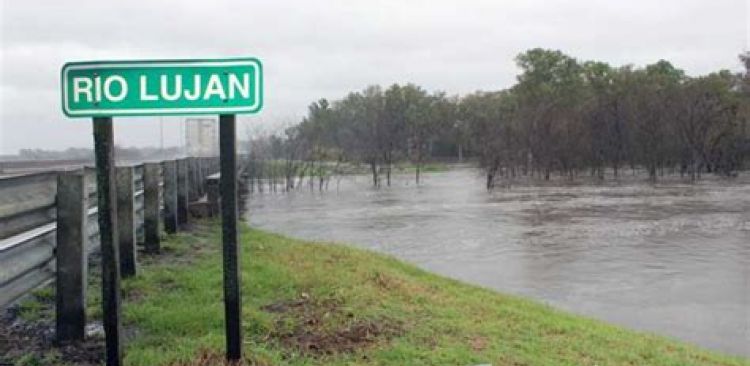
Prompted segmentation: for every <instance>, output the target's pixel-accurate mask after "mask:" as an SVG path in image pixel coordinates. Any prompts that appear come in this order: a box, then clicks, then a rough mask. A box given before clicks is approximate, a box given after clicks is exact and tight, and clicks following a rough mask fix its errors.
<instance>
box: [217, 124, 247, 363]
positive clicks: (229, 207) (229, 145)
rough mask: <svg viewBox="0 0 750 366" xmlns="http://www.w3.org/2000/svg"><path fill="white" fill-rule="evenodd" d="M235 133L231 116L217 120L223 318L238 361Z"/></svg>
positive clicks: (239, 303)
mask: <svg viewBox="0 0 750 366" xmlns="http://www.w3.org/2000/svg"><path fill="white" fill-rule="evenodd" d="M236 134H237V131H236V121H235V115H233V114H222V115H220V116H219V146H220V147H219V159H220V160H221V162H220V165H221V169H220V170H221V178H220V181H219V185H220V188H219V189H220V190H221V229H222V242H223V251H224V317H225V322H226V342H227V359H228V360H230V361H236V360H239V359H240V357H242V301H241V300H242V296H241V294H240V274H239V273H240V272H239V245H238V233H237V216H238V208H237V139H236V138H237V136H236Z"/></svg>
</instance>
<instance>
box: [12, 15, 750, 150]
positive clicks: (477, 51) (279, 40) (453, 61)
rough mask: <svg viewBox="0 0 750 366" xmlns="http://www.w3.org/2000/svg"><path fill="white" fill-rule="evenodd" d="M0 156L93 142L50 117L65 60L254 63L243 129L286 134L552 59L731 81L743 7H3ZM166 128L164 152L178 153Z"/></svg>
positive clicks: (135, 142)
mask: <svg viewBox="0 0 750 366" xmlns="http://www.w3.org/2000/svg"><path fill="white" fill-rule="evenodd" d="M0 14H1V19H2V21H1V22H0V41H1V43H0V46H1V47H2V57H0V154H2V153H6V154H8V153H15V152H16V151H17V150H18V149H20V148H50V149H62V148H66V147H70V146H76V147H88V146H91V144H92V137H91V123H90V120H88V119H68V118H66V117H64V116H63V114H62V112H61V109H60V96H59V94H60V92H59V72H60V68H61V67H62V65H63V63H65V62H66V61H83V60H99V59H146V58H159V59H164V58H190V57H196V58H220V57H229V56H256V57H258V58H260V59H261V60H262V61H263V63H264V71H265V106H264V110H263V111H262V112H261V113H260V114H259V115H255V116H248V117H242V118H241V119H240V121H241V128H242V130H241V131H240V132H239V133H240V134H243V133H245V132H244V131H245V130H246V129H252V130H255V129H263V128H268V129H272V128H274V127H275V126H280V125H284V124H289V123H293V122H295V121H297V120H299V119H300V118H301V116H303V115H304V113H305V110H306V107H307V105H308V104H309V103H310V102H311V101H313V100H316V99H319V98H321V97H326V98H329V99H335V98H339V97H341V96H343V95H344V94H346V93H347V92H348V91H350V90H359V89H362V88H364V87H365V86H367V85H369V84H382V85H386V84H390V83H394V82H398V83H406V82H414V83H417V84H420V85H422V86H424V87H426V88H427V89H429V90H444V91H446V92H448V93H450V94H455V93H460V94H463V93H468V92H471V91H475V90H480V89H482V90H492V89H501V88H505V87H508V86H510V85H511V84H512V83H513V82H514V79H515V75H516V73H517V69H516V67H515V64H514V62H513V57H514V56H515V55H516V54H518V53H519V52H522V51H524V50H526V49H529V48H534V47H545V48H554V49H560V50H563V51H564V52H566V53H568V54H570V55H572V56H575V57H577V58H580V59H598V60H603V61H607V62H610V63H612V64H616V65H621V64H630V63H632V64H636V65H642V64H645V63H651V62H654V61H656V60H658V59H662V58H663V59H668V60H670V61H672V62H673V63H674V64H676V65H677V66H679V67H682V68H684V69H685V70H687V72H688V73H689V74H691V75H698V74H704V73H707V72H710V71H714V70H717V69H721V68H728V69H732V70H739V69H740V65H739V63H738V61H737V54H738V53H740V52H743V51H745V50H747V49H748V5H747V1H746V0H704V1H695V0H661V1H654V0H629V1H617V0H609V1H604V0H602V1H597V0H578V1H554V0H533V1H529V0H517V1H468V0H460V1H459V0H454V1H437V0H429V1H398V0H394V1H323V0H317V1H264V2H260V1H216V0H212V1H207V0H202V1H192V0H182V1H174V2H173V1H155V0H130V1H102V0H96V1H73V0H66V1H56V0H50V1H37V0H0ZM180 120H181V119H179V118H171V117H170V118H164V120H163V125H164V139H165V144H166V145H167V146H169V145H177V144H179V143H180V123H179V122H180ZM115 134H116V142H117V143H118V144H119V145H124V146H149V145H150V146H159V144H160V133H159V120H158V118H153V117H144V118H128V119H117V120H116V131H115Z"/></svg>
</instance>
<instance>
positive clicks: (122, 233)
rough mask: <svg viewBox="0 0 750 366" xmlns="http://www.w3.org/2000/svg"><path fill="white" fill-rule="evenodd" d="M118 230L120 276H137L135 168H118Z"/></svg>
mask: <svg viewBox="0 0 750 366" xmlns="http://www.w3.org/2000/svg"><path fill="white" fill-rule="evenodd" d="M115 169H116V174H117V230H118V237H119V238H120V275H122V277H131V276H134V275H135V266H136V264H135V263H136V259H135V258H136V242H137V240H136V233H135V194H134V187H133V174H134V173H133V167H132V166H121V167H117V168H115Z"/></svg>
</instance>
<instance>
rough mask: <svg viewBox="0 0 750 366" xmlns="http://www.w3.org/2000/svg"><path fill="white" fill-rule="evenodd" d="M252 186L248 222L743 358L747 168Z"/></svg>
mask: <svg viewBox="0 0 750 366" xmlns="http://www.w3.org/2000/svg"><path fill="white" fill-rule="evenodd" d="M370 182H371V181H370V177H368V176H354V177H346V178H344V179H342V180H341V182H340V184H339V185H338V189H337V183H336V182H335V181H332V182H331V183H330V186H329V190H328V191H326V192H323V193H320V192H314V193H311V192H310V190H309V189H302V190H300V191H298V192H293V193H289V194H280V193H279V194H268V193H265V194H258V193H256V194H253V195H251V197H250V199H249V201H248V209H249V220H250V222H251V223H252V224H253V225H255V226H257V227H260V228H264V229H268V230H271V231H275V232H279V233H283V234H287V235H290V236H293V237H297V238H302V239H315V240H332V241H337V242H345V243H352V244H355V245H358V246H361V247H364V248H368V249H373V250H376V251H379V252H384V253H388V254H392V255H394V256H396V257H399V258H401V259H404V260H406V261H409V262H411V263H414V264H416V265H418V266H420V267H422V268H425V269H427V270H430V271H433V272H436V273H439V274H442V275H446V276H449V277H453V278H456V279H459V280H463V281H466V282H470V283H474V284H478V285H481V286H485V287H489V288H493V289H496V290H499V291H502V292H507V293H513V294H517V295H522V296H527V297H530V298H534V299H536V300H538V301H542V302H545V303H547V304H550V305H552V306H555V307H558V308H561V309H565V310H569V311H572V312H575V313H578V314H583V315H588V316H592V317H595V318H599V319H603V320H606V321H609V322H612V323H616V324H620V325H624V326H626V327H630V328H633V329H638V330H645V331H650V332H654V333H658V334H662V335H666V336H670V337H673V338H678V339H682V340H685V341H688V342H692V343H695V344H698V345H702V346H704V347H707V348H711V349H714V350H718V351H722V352H726V353H730V354H737V355H744V356H750V178H739V179H735V180H717V179H713V180H711V181H704V182H700V183H698V184H695V185H689V184H682V183H669V184H667V183H664V184H658V185H656V186H652V185H649V184H645V183H642V182H638V181H633V182H629V183H611V182H610V183H606V184H591V183H588V184H572V183H568V182H553V183H547V184H539V183H536V184H528V183H527V184H524V185H515V186H513V187H511V188H510V189H508V188H497V189H496V190H495V191H494V192H492V193H488V192H487V191H485V190H484V189H483V183H484V182H483V178H482V176H481V175H480V173H479V171H478V170H475V169H468V168H463V169H454V170H450V171H447V172H442V173H432V174H426V175H425V177H424V181H423V184H421V185H420V186H415V185H414V183H413V177H412V176H411V175H399V176H397V177H396V178H395V180H394V183H393V185H392V187H390V188H387V187H384V188H381V189H379V190H376V189H373V188H371V187H370Z"/></svg>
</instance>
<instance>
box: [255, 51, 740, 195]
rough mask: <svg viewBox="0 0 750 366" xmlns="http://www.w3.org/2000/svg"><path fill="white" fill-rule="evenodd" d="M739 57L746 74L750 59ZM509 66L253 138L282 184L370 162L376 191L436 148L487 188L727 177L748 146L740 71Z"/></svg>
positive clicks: (378, 95) (376, 95) (372, 99)
mask: <svg viewBox="0 0 750 366" xmlns="http://www.w3.org/2000/svg"><path fill="white" fill-rule="evenodd" d="M740 60H741V61H742V62H743V63H744V65H745V66H746V70H747V69H750V57H748V55H742V56H740ZM516 63H517V65H518V67H519V68H520V70H521V72H520V74H519V75H518V76H517V82H516V84H515V85H513V86H511V87H510V88H507V89H504V90H499V91H478V92H475V93H471V94H468V95H464V96H461V97H459V96H448V95H446V94H445V93H443V92H432V93H431V92H428V91H426V90H425V89H423V88H421V87H420V86H417V85H414V84H407V85H398V84H394V85H392V86H390V87H388V88H382V87H380V86H369V87H367V88H365V89H364V90H362V91H357V92H351V93H349V94H347V95H346V96H345V97H344V98H342V99H339V100H335V101H328V100H326V99H321V100H319V101H316V102H314V103H312V104H311V105H310V107H309V110H308V113H307V116H306V117H305V118H304V119H303V120H302V121H301V122H300V123H299V124H297V125H294V126H292V127H289V128H287V129H285V131H284V132H283V133H281V134H275V135H272V136H268V137H267V138H265V139H264V141H254V143H255V144H256V145H257V144H260V146H266V147H267V148H266V149H265V153H261V152H258V153H257V155H263V154H264V155H266V156H267V158H268V159H273V160H274V161H277V163H275V167H276V168H277V169H279V173H278V174H277V175H279V176H282V178H283V179H282V180H283V181H284V182H285V183H284V184H285V189H293V188H295V187H298V186H299V184H300V182H301V181H303V178H304V176H305V175H307V176H308V177H309V180H308V182H309V184H310V185H311V188H312V187H313V185H317V186H318V187H319V188H320V189H322V188H323V185H324V182H327V179H329V178H330V176H331V175H335V174H339V173H341V172H340V171H339V170H340V169H341V167H342V166H348V165H352V164H362V165H363V166H366V167H367V168H368V171H369V173H370V174H371V175H372V184H373V185H374V186H380V185H382V184H386V185H390V183H391V173H392V167H393V166H394V164H396V163H403V162H408V163H410V164H412V165H413V166H414V168H415V180H416V182H417V183H419V181H420V172H421V167H422V166H423V165H424V164H425V162H427V161H429V160H430V159H432V158H433V157H434V156H435V147H436V146H442V147H443V148H444V149H443V150H444V151H445V150H448V151H452V152H453V153H455V154H457V155H465V156H469V157H473V158H475V159H476V160H477V161H478V163H479V166H480V167H481V168H482V169H483V170H484V172H485V175H486V186H487V188H488V189H491V188H493V187H494V186H495V184H496V183H497V182H499V181H501V180H509V181H512V180H513V179H515V178H516V177H520V176H526V177H533V178H538V179H544V180H549V179H550V177H551V176H554V175H559V176H563V177H567V178H570V179H573V178H575V177H576V176H579V175H582V174H588V175H591V176H594V177H598V178H599V179H605V176H608V175H611V176H613V177H615V178H616V177H618V176H619V175H621V174H622V171H623V170H624V169H629V170H630V171H632V172H633V173H636V172H639V171H643V172H644V173H645V174H646V175H647V177H648V179H649V180H651V181H656V180H657V179H658V178H659V177H661V176H663V175H665V174H678V173H679V174H680V175H681V176H684V177H687V178H689V179H690V180H692V181H695V180H696V179H699V178H700V177H701V175H702V174H718V175H723V176H733V175H736V173H737V172H738V171H739V170H741V169H742V168H743V163H744V161H745V159H746V157H747V155H748V152H750V139H748V131H747V128H746V125H747V122H746V121H747V117H748V112H749V111H750V109H749V107H750V103H748V96H750V78H748V72H744V73H732V72H730V71H727V70H720V71H717V72H713V73H710V74H708V75H703V76H697V77H692V76H688V75H687V74H686V73H685V72H684V71H683V70H681V69H679V68H677V67H675V66H674V65H672V64H671V63H670V62H668V61H665V60H660V61H658V62H656V63H653V64H649V65H646V66H643V67H635V66H632V65H626V66H612V65H609V64H607V63H605V62H599V61H582V60H578V59H576V58H574V57H571V56H569V55H566V54H564V53H563V52H560V51H556V50H546V49H531V50H528V51H526V52H524V53H521V54H519V55H518V56H517V57H516ZM252 145H253V144H251V146H252ZM446 147H447V148H446ZM300 174H302V175H301V176H300ZM295 177H296V178H297V179H294V178H295ZM313 177H316V178H315V179H314V178H313ZM314 181H316V182H317V184H314V183H313V182H314ZM295 182H296V183H295Z"/></svg>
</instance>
